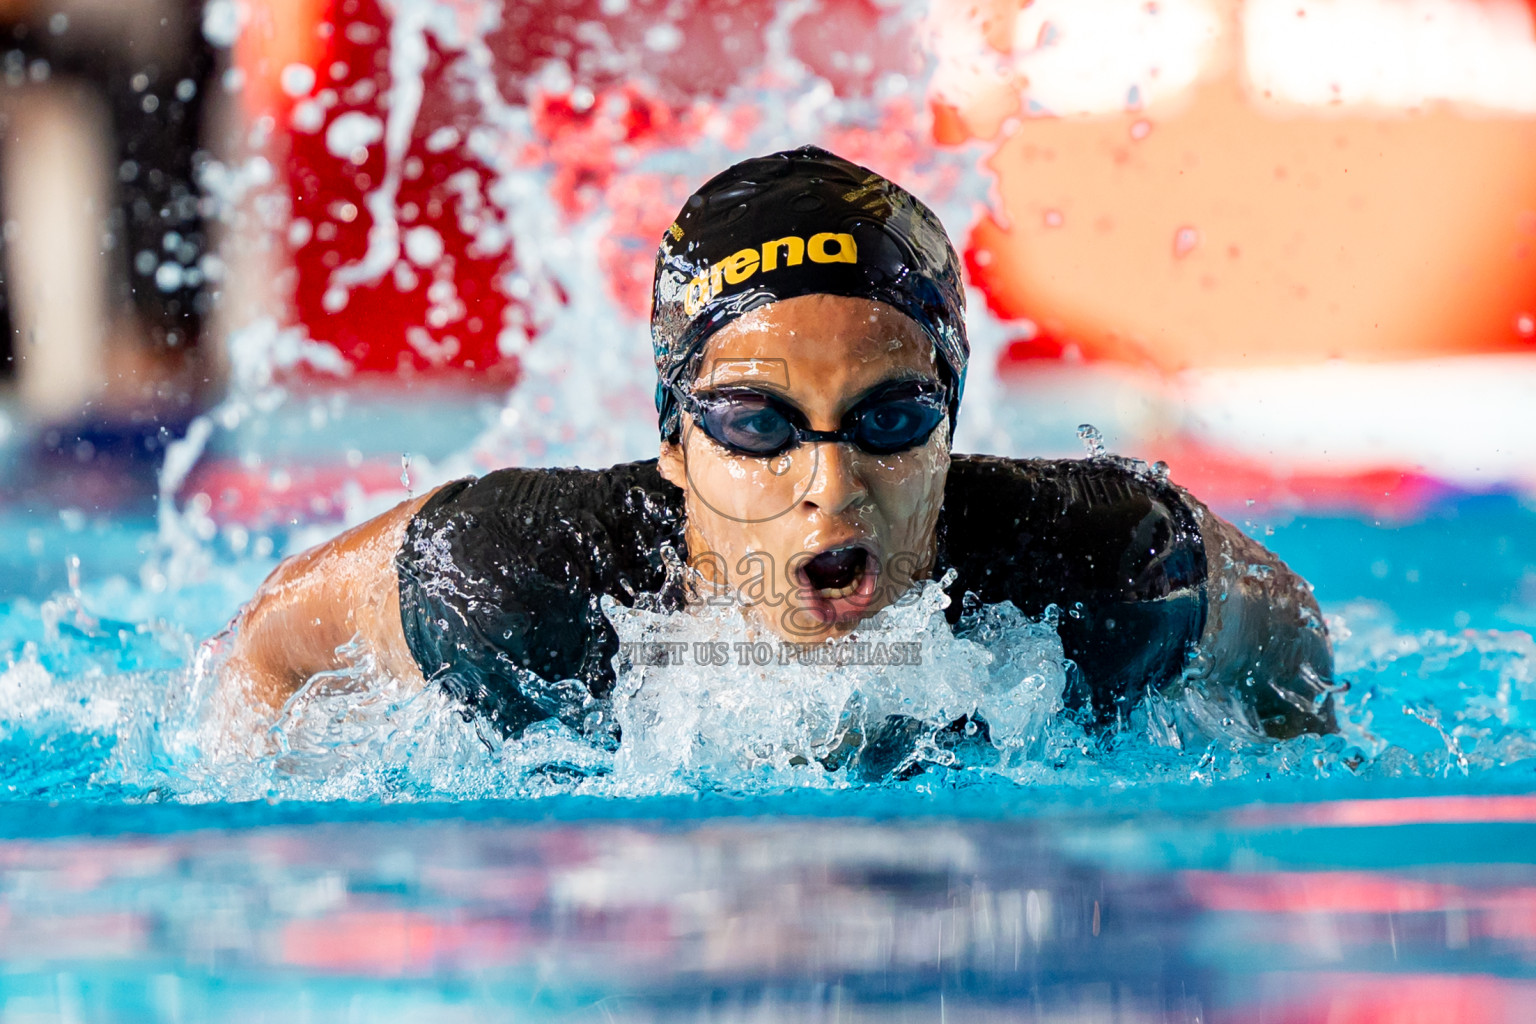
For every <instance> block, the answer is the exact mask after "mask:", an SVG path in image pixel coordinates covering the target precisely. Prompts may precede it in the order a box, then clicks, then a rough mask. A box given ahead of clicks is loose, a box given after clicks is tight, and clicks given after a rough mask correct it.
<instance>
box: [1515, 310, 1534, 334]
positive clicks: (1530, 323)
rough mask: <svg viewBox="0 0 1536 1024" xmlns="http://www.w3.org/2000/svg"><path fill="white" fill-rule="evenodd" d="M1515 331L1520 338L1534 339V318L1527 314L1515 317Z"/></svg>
mask: <svg viewBox="0 0 1536 1024" xmlns="http://www.w3.org/2000/svg"><path fill="white" fill-rule="evenodd" d="M1515 330H1516V331H1518V332H1519V333H1520V337H1522V338H1531V337H1536V317H1533V316H1531V314H1529V313H1521V314H1520V315H1519V316H1517V317H1515Z"/></svg>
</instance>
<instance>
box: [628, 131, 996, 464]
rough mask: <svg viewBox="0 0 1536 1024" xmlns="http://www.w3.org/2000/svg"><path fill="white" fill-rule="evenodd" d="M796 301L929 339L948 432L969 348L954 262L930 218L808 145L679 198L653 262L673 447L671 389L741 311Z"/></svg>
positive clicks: (663, 393)
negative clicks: (826, 300) (842, 308)
mask: <svg viewBox="0 0 1536 1024" xmlns="http://www.w3.org/2000/svg"><path fill="white" fill-rule="evenodd" d="M797 295H846V296H851V297H853V298H865V299H875V300H877V301H880V302H884V303H886V304H887V305H890V306H893V307H895V308H896V309H897V310H900V311H901V312H902V313H905V314H906V315H907V316H909V317H911V318H912V319H913V320H915V321H917V323H918V324H919V326H921V327H922V328H923V330H925V331H926V332H927V333H928V336H929V337H930V338H932V339H933V344H934V348H935V349H936V350H937V352H938V356H939V363H940V365H941V369H942V370H943V371H946V373H945V377H946V379H945V381H944V383H945V385H946V387H947V388H948V389H949V395H948V399H949V424H950V431H951V432H953V431H954V425H955V416H956V414H957V413H958V412H959V409H960V394H961V391H962V390H963V389H964V386H965V364H966V360H967V359H968V358H969V356H970V346H969V344H968V343H967V342H966V338H965V292H964V289H963V287H962V285H961V280H960V260H959V258H958V257H957V256H956V255H955V250H954V247H953V246H952V245H950V243H949V236H948V235H946V234H945V233H944V226H943V225H942V224H940V223H939V218H938V217H936V216H934V214H933V211H932V210H930V209H928V207H926V206H924V205H923V204H922V203H921V202H919V201H918V200H917V199H916V198H914V197H913V196H912V194H911V193H909V192H907V191H906V189H903V188H902V187H901V186H899V185H897V184H895V183H894V182H891V181H888V180H886V179H885V178H882V177H881V176H880V175H878V174H876V173H875V172H874V171H871V170H869V169H868V168H865V167H860V166H858V165H857V164H853V163H849V162H848V161H847V160H844V159H843V158H842V157H839V156H834V155H833V154H831V153H829V152H827V151H826V150H824V149H818V148H817V147H815V146H803V147H801V148H800V149H795V150H789V151H786V152H783V153H774V154H772V155H771V156H764V157H756V158H754V159H751V160H743V161H742V162H741V163H739V164H736V165H735V166H734V167H730V168H727V169H726V170H724V171H722V172H721V173H719V174H717V175H715V176H714V177H713V178H711V179H710V180H709V181H708V182H706V183H705V184H704V185H703V187H702V188H700V189H699V190H698V191H697V192H695V193H694V194H693V195H691V196H689V197H688V202H687V203H686V204H684V206H683V209H682V212H681V213H679V214H678V215H677V220H676V221H674V222H673V223H672V226H671V227H670V228H668V229H667V233H666V235H665V236H664V237H663V238H662V241H661V249H660V250H659V251H658V252H657V254H656V279H655V283H654V285H653V292H652V304H651V343H652V346H653V347H654V349H655V356H656V372H657V374H658V375H659V376H660V378H661V380H660V383H659V384H658V385H657V387H656V411H657V413H659V414H660V419H661V422H660V426H661V436H662V437H663V438H666V439H667V440H675V439H676V438H677V436H678V430H679V418H678V408H677V398H676V396H675V395H674V394H673V392H672V385H680V386H682V387H683V388H684V390H686V389H687V386H688V385H689V384H691V383H692V381H693V378H694V376H695V375H696V374H697V373H698V366H699V360H700V359H701V358H702V356H703V354H704V343H705V342H706V341H708V340H709V336H710V335H712V334H714V333H715V332H716V331H718V330H719V329H720V328H722V327H724V326H725V325H726V324H728V323H730V322H731V321H732V320H735V319H736V318H737V317H739V316H741V315H742V314H744V313H748V312H750V311H752V310H754V309H757V308H759V307H760V306H766V305H768V304H769V303H770V302H777V301H778V300H780V299H788V298H793V297H794V296H797Z"/></svg>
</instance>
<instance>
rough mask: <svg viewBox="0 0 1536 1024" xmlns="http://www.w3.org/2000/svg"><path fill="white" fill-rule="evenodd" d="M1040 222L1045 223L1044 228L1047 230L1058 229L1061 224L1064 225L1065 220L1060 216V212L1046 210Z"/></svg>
mask: <svg viewBox="0 0 1536 1024" xmlns="http://www.w3.org/2000/svg"><path fill="white" fill-rule="evenodd" d="M1041 220H1042V221H1044V222H1045V226H1046V227H1048V228H1059V227H1061V226H1062V224H1064V223H1066V218H1064V217H1063V216H1062V215H1061V211H1060V210H1046V211H1045V215H1044V216H1043V217H1042V218H1041Z"/></svg>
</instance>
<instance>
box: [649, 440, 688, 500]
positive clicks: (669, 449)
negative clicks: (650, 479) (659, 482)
mask: <svg viewBox="0 0 1536 1024" xmlns="http://www.w3.org/2000/svg"><path fill="white" fill-rule="evenodd" d="M685 458H686V456H684V454H683V446H682V445H680V444H678V443H677V442H676V441H663V442H661V457H660V458H659V459H657V460H656V468H657V469H659V470H660V471H661V478H662V479H663V480H665V481H667V482H668V483H669V484H672V485H673V486H675V487H678V488H681V489H682V490H685V491H686V490H687V489H688V464H687V462H686V461H685Z"/></svg>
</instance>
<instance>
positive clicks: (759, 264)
mask: <svg viewBox="0 0 1536 1024" xmlns="http://www.w3.org/2000/svg"><path fill="white" fill-rule="evenodd" d="M807 256H809V257H810V258H811V262H812V263H857V262H858V261H859V248H858V246H857V245H855V244H854V241H853V236H852V235H850V234H846V233H841V232H838V233H834V232H831V231H823V232H821V233H820V234H816V235H812V236H811V237H810V238H809V239H804V238H801V237H799V236H798V235H786V236H784V237H783V238H775V239H774V240H772V241H771V242H764V243H763V244H762V247H761V248H760V249H741V250H738V251H737V252H734V253H732V254H731V255H730V256H727V257H726V258H725V259H723V260H721V261H720V262H719V263H716V264H715V265H714V266H713V267H711V268H709V272H708V274H700V275H699V276H698V277H695V278H694V279H693V280H692V281H689V282H688V287H687V288H686V289H684V290H683V312H684V313H686V314H687V315H689V316H693V315H694V314H695V313H697V312H698V311H699V310H701V309H703V308H704V306H705V304H706V303H708V302H709V300H710V299H712V298H714V297H715V296H716V295H719V294H720V293H721V292H722V291H724V290H725V286H726V285H728V284H741V283H743V282H744V281H746V280H747V279H748V278H750V277H752V276H753V275H754V274H756V273H758V272H759V271H761V272H762V273H764V274H771V273H773V271H775V270H777V269H779V267H780V265H781V260H782V265H783V266H786V267H795V266H799V265H800V264H801V263H803V262H805V258H806V257H807Z"/></svg>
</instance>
